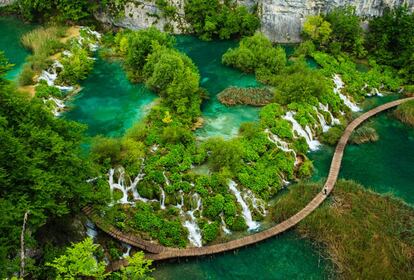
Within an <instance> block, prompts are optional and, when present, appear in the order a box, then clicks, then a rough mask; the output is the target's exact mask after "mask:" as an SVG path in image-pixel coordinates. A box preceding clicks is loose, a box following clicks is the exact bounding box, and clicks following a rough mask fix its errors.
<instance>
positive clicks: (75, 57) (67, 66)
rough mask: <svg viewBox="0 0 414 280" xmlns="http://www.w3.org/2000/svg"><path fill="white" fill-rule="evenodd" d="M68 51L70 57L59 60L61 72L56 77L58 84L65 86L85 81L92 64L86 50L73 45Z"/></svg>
mask: <svg viewBox="0 0 414 280" xmlns="http://www.w3.org/2000/svg"><path fill="white" fill-rule="evenodd" d="M70 51H71V53H72V55H71V56H65V57H63V58H62V59H61V63H62V65H63V70H62V72H60V75H59V77H58V80H59V82H62V83H64V84H67V85H73V84H76V83H77V82H78V81H81V80H84V79H86V77H87V76H88V74H89V72H90V71H91V70H92V69H93V64H94V60H93V59H91V58H90V57H89V52H88V51H87V50H86V49H83V48H81V47H79V46H78V45H73V46H72V47H71V48H70Z"/></svg>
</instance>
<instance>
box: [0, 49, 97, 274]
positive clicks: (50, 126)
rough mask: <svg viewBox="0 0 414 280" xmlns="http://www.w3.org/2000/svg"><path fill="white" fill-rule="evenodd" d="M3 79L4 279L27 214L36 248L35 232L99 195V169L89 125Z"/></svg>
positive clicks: (0, 268) (0, 182) (0, 187)
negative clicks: (89, 149) (90, 157)
mask: <svg viewBox="0 0 414 280" xmlns="http://www.w3.org/2000/svg"><path fill="white" fill-rule="evenodd" d="M1 60H2V59H1V55H0V61H1ZM3 74H4V73H3ZM0 79H1V80H2V81H3V82H2V84H1V85H0V197H1V198H0V209H1V211H0V221H1V222H0V233H1V234H0V244H1V245H0V260H1V261H0V277H1V278H4V277H7V276H9V275H10V274H11V273H13V272H14V271H15V267H14V265H13V263H15V260H16V255H17V254H16V252H17V251H18V250H19V244H20V240H19V233H18V232H20V230H21V223H22V219H23V216H24V213H25V212H26V211H30V218H29V220H28V224H27V229H28V232H31V233H32V234H31V235H29V234H27V236H26V238H25V239H26V244H27V246H30V248H35V246H36V240H35V239H34V236H35V235H34V234H35V233H36V231H37V230H38V229H39V228H40V227H42V226H44V225H45V224H46V223H48V222H51V221H53V220H55V219H58V218H60V217H62V216H65V215H67V214H69V213H73V212H76V211H79V209H80V208H81V207H82V206H83V205H85V204H86V203H87V202H89V201H91V200H92V199H93V197H94V193H93V191H92V186H91V185H90V184H88V183H87V182H86V181H87V179H89V178H91V177H92V176H93V175H94V172H93V170H92V168H91V165H90V163H89V162H88V161H87V160H86V159H84V158H82V157H81V156H80V154H81V151H80V144H81V141H82V139H83V136H82V133H83V131H84V127H83V126H81V125H79V124H77V123H75V122H70V121H66V120H63V119H59V118H55V117H54V116H53V115H52V114H51V113H50V112H49V111H48V110H47V109H46V108H45V106H44V103H43V101H42V100H39V99H32V100H28V99H27V97H25V96H22V95H20V94H19V93H18V92H16V89H15V88H14V87H13V86H12V85H10V84H9V83H8V82H6V81H5V79H4V77H1V78H0ZM27 263H28V265H29V264H30V263H33V262H32V261H30V260H28V261H27ZM28 270H30V269H29V268H28V269H26V271H28Z"/></svg>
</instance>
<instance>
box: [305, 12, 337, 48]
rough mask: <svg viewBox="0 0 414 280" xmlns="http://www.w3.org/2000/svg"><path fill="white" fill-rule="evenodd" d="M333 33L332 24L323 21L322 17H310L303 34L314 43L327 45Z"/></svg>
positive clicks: (307, 19)
mask: <svg viewBox="0 0 414 280" xmlns="http://www.w3.org/2000/svg"><path fill="white" fill-rule="evenodd" d="M331 33H332V29H331V24H330V23H329V22H327V21H325V20H324V19H323V17H322V16H320V15H317V16H308V17H307V18H306V21H305V23H304V24H303V34H304V35H305V37H306V38H310V39H312V40H313V41H314V42H316V43H318V44H320V45H325V44H326V43H327V42H328V41H329V39H330V35H331Z"/></svg>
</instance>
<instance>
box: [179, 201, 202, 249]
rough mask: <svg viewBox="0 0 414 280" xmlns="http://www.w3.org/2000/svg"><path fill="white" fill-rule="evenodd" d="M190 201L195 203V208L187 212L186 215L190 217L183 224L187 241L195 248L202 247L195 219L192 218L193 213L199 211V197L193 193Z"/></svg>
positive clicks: (199, 231)
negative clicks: (192, 200) (186, 230)
mask: <svg viewBox="0 0 414 280" xmlns="http://www.w3.org/2000/svg"><path fill="white" fill-rule="evenodd" d="M192 199H195V200H196V201H197V206H196V208H195V209H193V210H189V211H187V212H186V214H187V215H188V216H189V217H190V219H189V220H186V221H185V222H184V224H183V226H184V227H185V228H187V229H188V240H189V241H190V242H191V243H192V244H193V245H194V246H196V247H201V246H203V242H202V241H203V239H202V237H201V230H200V227H199V226H198V224H197V219H196V217H195V216H194V213H195V211H200V209H201V197H200V196H199V195H198V194H197V193H194V194H193V196H192Z"/></svg>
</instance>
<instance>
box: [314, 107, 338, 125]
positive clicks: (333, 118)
mask: <svg viewBox="0 0 414 280" xmlns="http://www.w3.org/2000/svg"><path fill="white" fill-rule="evenodd" d="M319 109H321V110H322V111H325V112H327V113H328V114H329V116H330V117H331V125H339V124H341V121H340V120H339V119H337V118H335V117H334V116H333V115H332V113H331V111H329V106H328V105H323V104H322V103H319Z"/></svg>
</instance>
